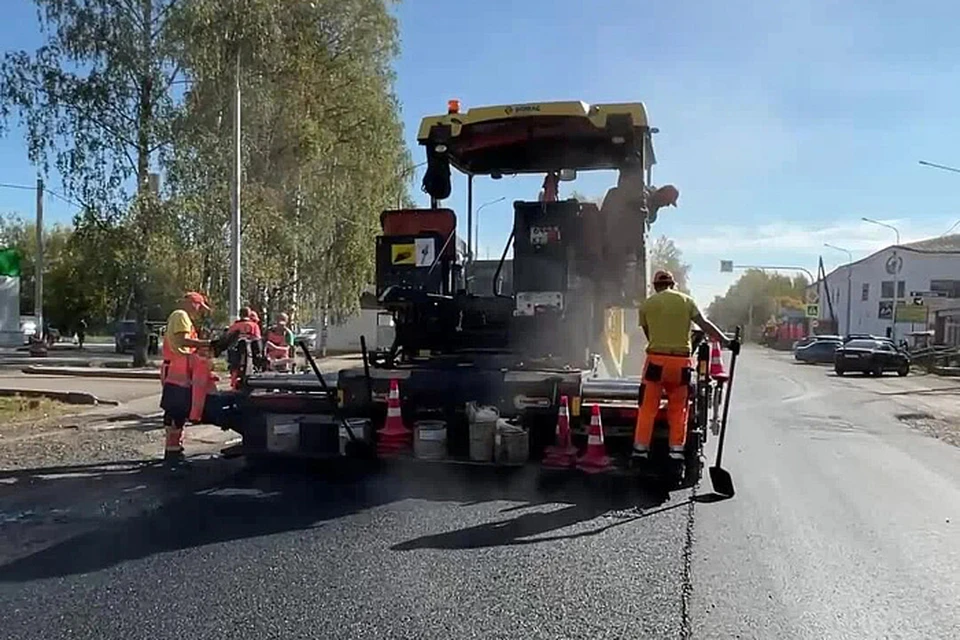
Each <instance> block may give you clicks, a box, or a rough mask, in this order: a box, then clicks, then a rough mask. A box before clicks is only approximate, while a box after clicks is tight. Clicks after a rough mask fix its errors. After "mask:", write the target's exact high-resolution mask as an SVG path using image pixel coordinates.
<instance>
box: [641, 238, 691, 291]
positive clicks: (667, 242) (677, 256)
mask: <svg viewBox="0 0 960 640" xmlns="http://www.w3.org/2000/svg"><path fill="white" fill-rule="evenodd" d="M659 269H664V270H666V271H669V272H670V273H672V274H673V279H674V281H675V282H676V283H677V289H679V290H680V291H683V292H685V293H689V292H690V289H689V286H688V285H689V277H690V265H689V264H687V263H686V262H684V261H683V254H682V253H681V252H680V249H678V248H677V245H675V244H674V243H673V240H671V239H670V238H668V237H667V236H660V237H658V238H657V239H656V240H654V242H653V244H652V245H651V247H650V275H651V277H652V276H653V274H654V273H655V272H656V271H657V270H659Z"/></svg>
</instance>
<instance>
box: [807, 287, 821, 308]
mask: <svg viewBox="0 0 960 640" xmlns="http://www.w3.org/2000/svg"><path fill="white" fill-rule="evenodd" d="M804 295H805V296H806V298H807V304H817V303H818V302H820V294H819V293H818V292H817V290H816V289H814V288H812V287H811V288H809V289H807V292H806V294H804Z"/></svg>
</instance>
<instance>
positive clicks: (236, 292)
mask: <svg viewBox="0 0 960 640" xmlns="http://www.w3.org/2000/svg"><path fill="white" fill-rule="evenodd" d="M233 82H234V87H233V89H234V91H233V172H232V174H231V177H232V180H231V185H230V196H231V197H230V209H231V210H230V303H229V309H230V319H231V320H235V319H236V318H237V316H238V315H239V314H240V46H239V44H238V45H237V52H236V68H235V69H234V79H233Z"/></svg>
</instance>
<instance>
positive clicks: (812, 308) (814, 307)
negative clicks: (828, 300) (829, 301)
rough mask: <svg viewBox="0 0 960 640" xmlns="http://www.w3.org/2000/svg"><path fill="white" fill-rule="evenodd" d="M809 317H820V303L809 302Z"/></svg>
mask: <svg viewBox="0 0 960 640" xmlns="http://www.w3.org/2000/svg"><path fill="white" fill-rule="evenodd" d="M806 315H807V317H808V318H819V317H820V305H819V304H808V305H807V314H806Z"/></svg>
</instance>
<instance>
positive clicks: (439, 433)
mask: <svg viewBox="0 0 960 640" xmlns="http://www.w3.org/2000/svg"><path fill="white" fill-rule="evenodd" d="M413 454H414V455H415V456H416V457H417V458H420V459H422V460H443V459H444V458H446V457H447V423H446V421H444V420H417V422H416V423H414V438H413Z"/></svg>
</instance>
